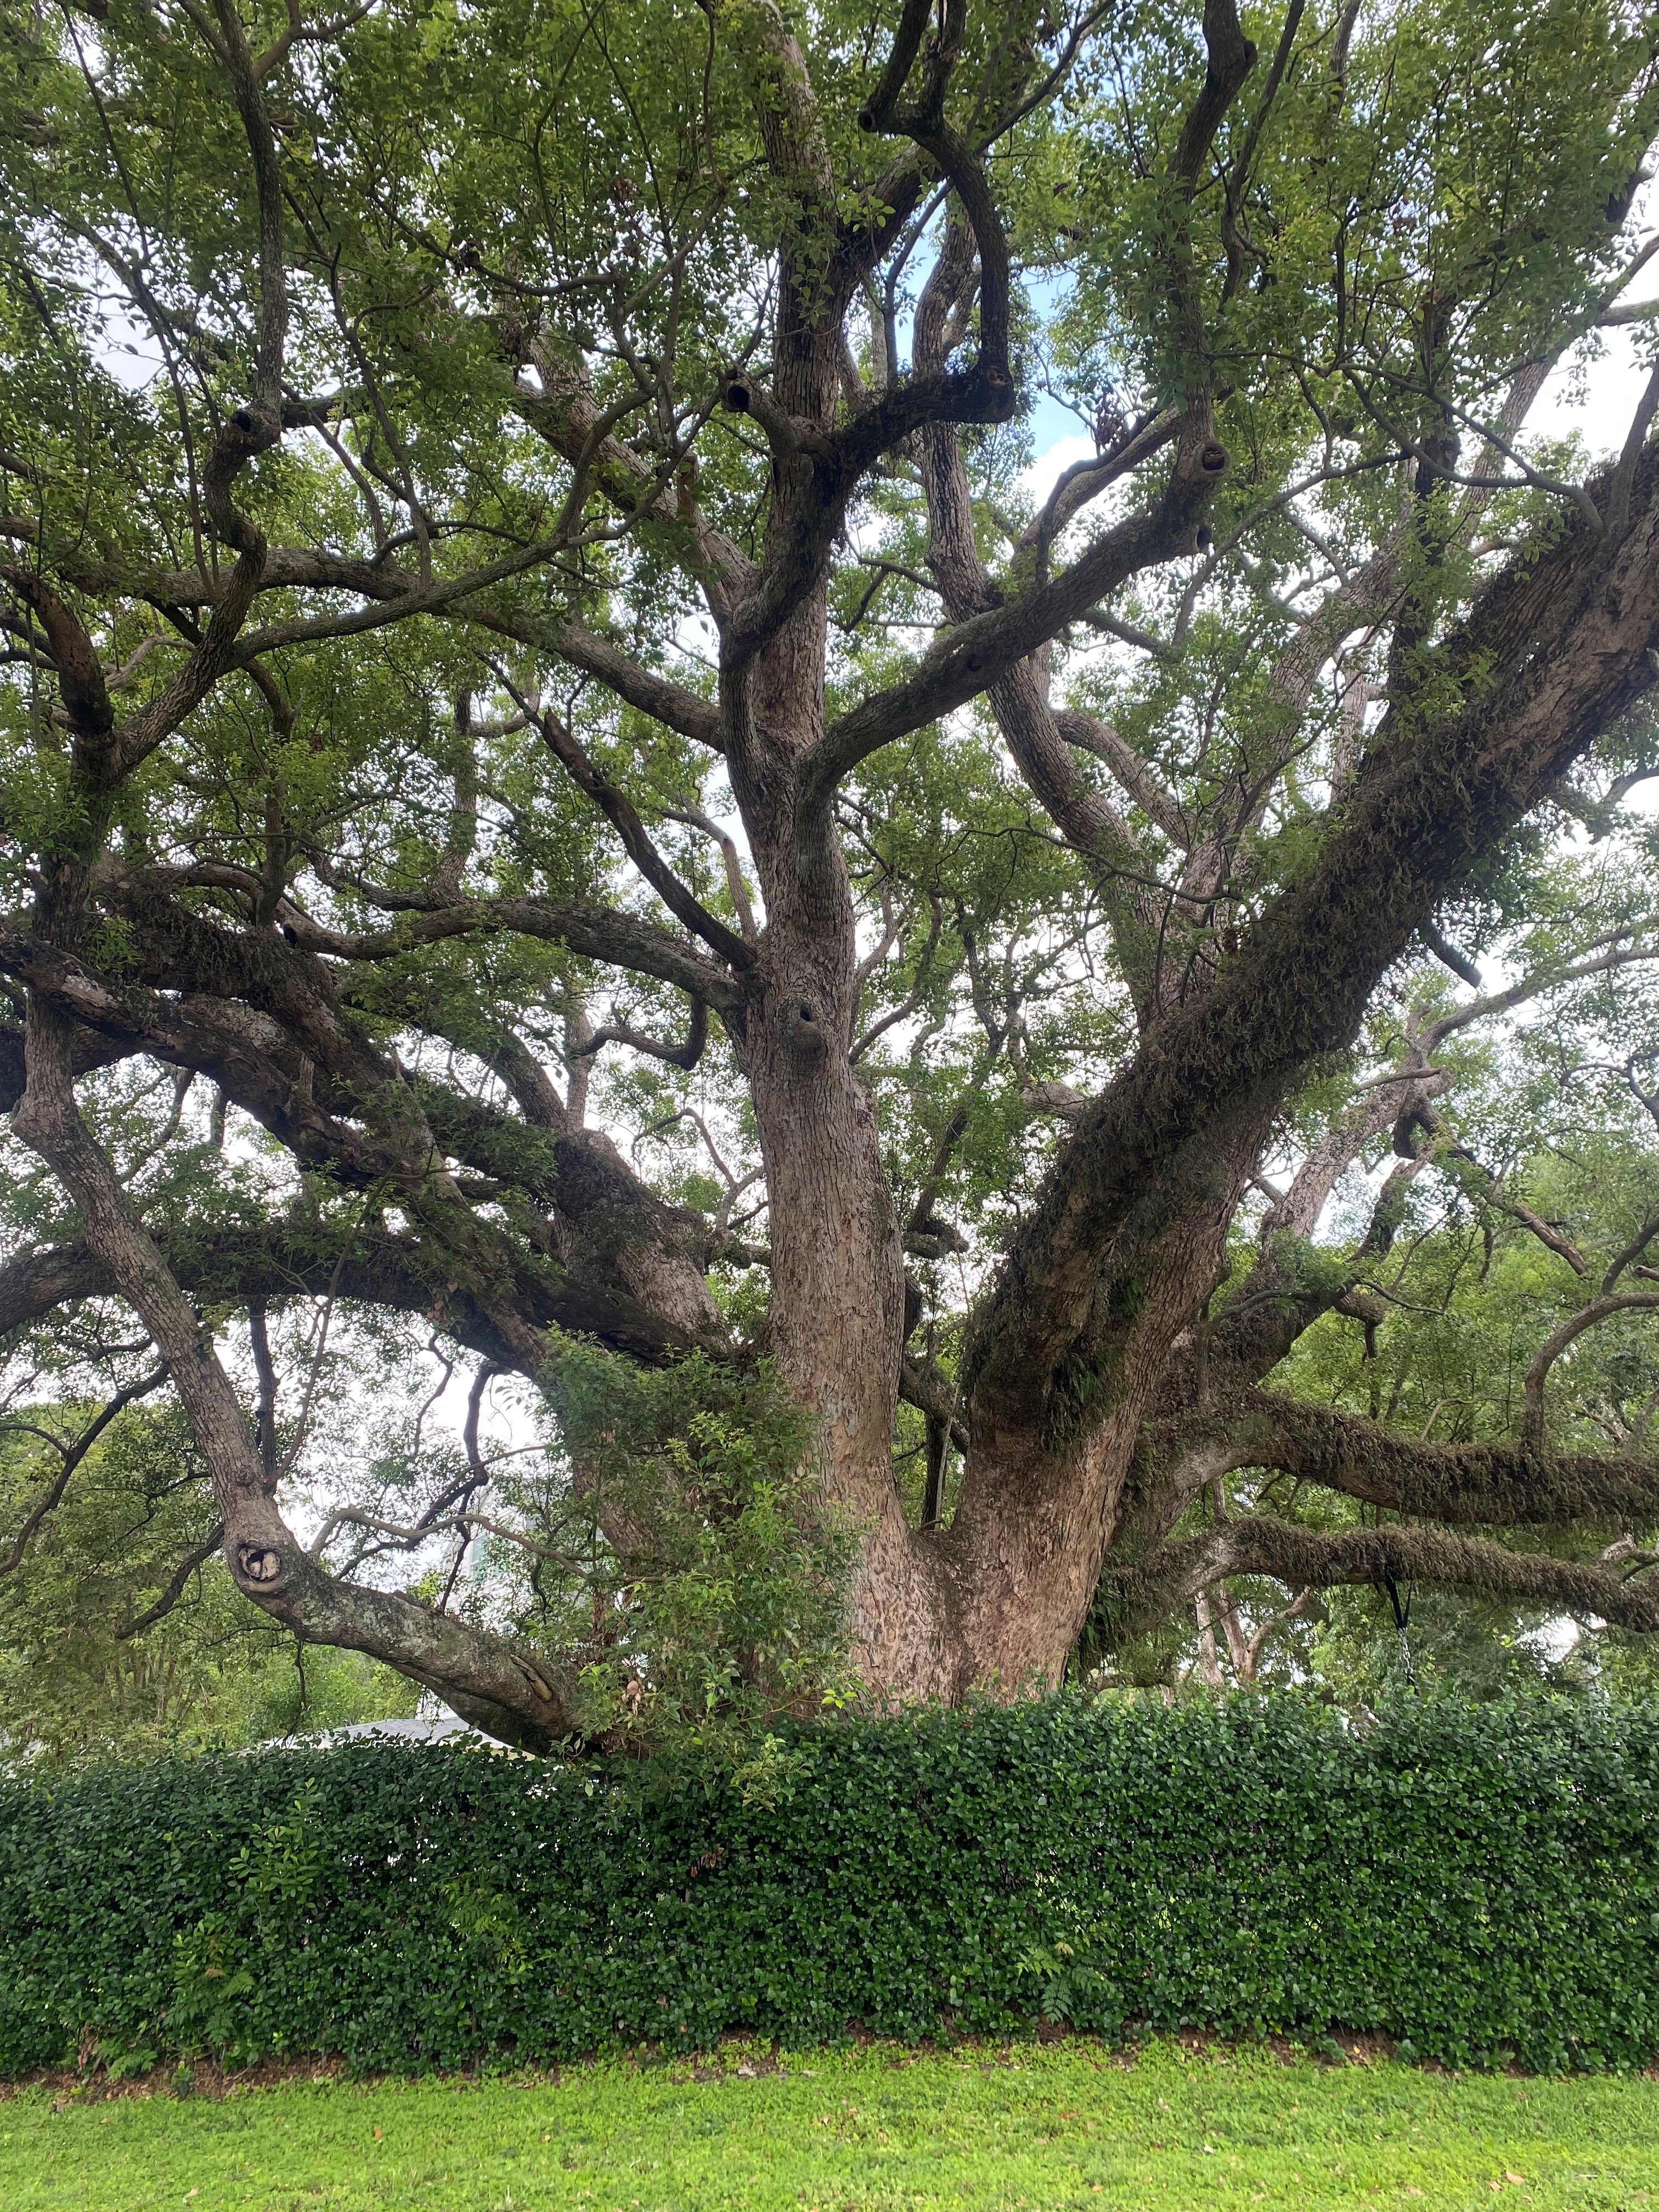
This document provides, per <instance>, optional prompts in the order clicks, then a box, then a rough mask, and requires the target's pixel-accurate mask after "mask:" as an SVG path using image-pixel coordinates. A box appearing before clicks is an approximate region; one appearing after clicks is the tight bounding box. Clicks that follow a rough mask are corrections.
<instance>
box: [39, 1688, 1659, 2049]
mask: <svg viewBox="0 0 1659 2212" xmlns="http://www.w3.org/2000/svg"><path fill="white" fill-rule="evenodd" d="M788 1747H789V1750H790V1752H791V1753H793V1755H794V1757H793V1771H792V1773H791V1776H790V1779H789V1782H788V1784H787V1795H786V1796H783V1797H781V1799H780V1801H779V1802H776V1803H775V1804H774V1805H771V1806H769V1807H762V1808H755V1807H750V1808H744V1807H743V1806H742V1805H741V1804H740V1803H738V1802H737V1801H736V1800H735V1799H734V1798H733V1797H732V1796H730V1795H729V1794H726V1795H722V1794H719V1793H716V1794H714V1795H709V1794H706V1793H705V1792H703V1791H702V1790H683V1791H681V1792H680V1793H678V1794H677V1795H673V1796H660V1797H655V1798H653V1797H649V1796H647V1797H645V1798H643V1799H641V1796H640V1795H639V1793H638V1791H637V1790H635V1789H633V1788H630V1787H628V1786H626V1785H624V1784H620V1783H618V1782H617V1780H616V1779H615V1778H607V1777H605V1776H603V1775H595V1774H592V1773H585V1772H581V1771H568V1770H560V1769H556V1768H555V1767H552V1766H550V1765H543V1764H538V1762H536V1761H533V1760H526V1759H518V1758H513V1757H509V1756H497V1755H495V1754H494V1753H490V1752H488V1751H484V1750H481V1749H478V1748H476V1747H475V1748H465V1747H422V1746H408V1745H403V1744H398V1743H397V1742H395V1741H388V1742H374V1741H368V1742H357V1743H353V1744H351V1745H349V1746H348V1747H342V1748H339V1749H333V1750H304V1749H301V1750H280V1751H270V1752H265V1753H259V1754H258V1755H255V1756H251V1757H239V1756H235V1755H222V1756H215V1757H211V1758H206V1759H199V1760H196V1761H192V1762H189V1763H162V1764H156V1765H144V1766H137V1767H117V1768H105V1769H103V1770H101V1771H97V1772H93V1773H87V1774H82V1775H78V1776H76V1777H75V1778H71V1779H69V1780H67V1781H60V1782H57V1783H50V1782H43V1781H38V1780H31V1779H28V1778H18V1777H13V1778H9V1779H8V1780H5V1781H4V1782H0V2069H3V2070H4V2071H6V2072H8V2073H13V2074H15V2073H18V2072H21V2071H24V2070H26V2069H30V2068H33V2067H35V2066H39V2065H44V2064H50V2063H57V2062H59V2061H61V2060H64V2058H66V2057H73V2056H75V2055H76V2054H79V2055H80V2056H81V2057H83V2058H84V2057H87V2056H88V2055H89V2054H96V2055H97V2056H100V2057H104V2058H106V2059H109V2060H116V2059H118V2058H122V2057H130V2058H131V2061H132V2062H133V2063H143V2062H147V2061H149V2060H153V2059H155V2058H157V2057H161V2056H162V2055H164V2054H165V2055H171V2054H173V2053H174V2052H184V2051H197V2050H201V2049H204V2048H208V2049H216V2050H220V2051H225V2052H227V2053H228V2054H231V2055H234V2057H237V2058H239V2059H249V2058H252V2057H256V2056H258V2055H259V2054H262V2053H266V2052H271V2051H288V2052H298V2051H328V2052H334V2053H337V2054H340V2055H341V2056H343V2057H344V2058H345V2059H346V2060H347V2061H349V2063H352V2064H353V2065H355V2066H357V2067H363V2068H390V2069H423V2068H427V2067H455V2066H460V2065H465V2064H469V2063H474V2062H476V2061H477V2060H479V2059H481V2058H484V2059H489V2058H492V2057H500V2058H507V2057H516V2058H518V2059H520V2060H532V2059H533V2060H552V2059H556V2058H562V2057H573V2056H577V2055H580V2054H582V2053H586V2052H588V2051H596V2050H601V2049H605V2048H606V2047H611V2048H614V2047H616V2046H617V2045H635V2044H639V2043H641V2042H645V2041H651V2042H658V2041H660V2042H661V2043H663V2044H665V2045H669V2046H674V2045H682V2046H684V2045H706V2044H707V2043H708V2042H709V2041H710V2040H711V2039H714V2037H716V2036H717V2035H719V2034H720V2033H721V2032H723V2031H726V2030H732V2029H741V2030H745V2031H749V2032H751V2033H760V2034H762V2035H766V2036H775V2037H777V2038H780V2039H784V2040H786V2041H790V2042H796V2043H799V2042H806V2041H815V2040H823V2039H833V2038H835V2037H836V2036H838V2035H841V2034H842V2033H845V2031H846V2029H847V2027H848V2024H849V2023H852V2022H860V2023H862V2025H863V2026H864V2027H866V2029H868V2030H870V2031H872V2032H873V2033H880V2034H884V2035H890V2036H896V2037H900V2038H904V2039H915V2038H917V2037H921V2036H928V2035H934V2034H938V2033H941V2032H951V2031H954V2032H956V2033H984V2032H989V2033H1000V2032H1005V2031H1007V2030H1010V2029H1017V2028H1018V2027H1022V2026H1029V2025H1030V2024H1031V2023H1032V2022H1033V2021H1036V2019H1037V2017H1038V2016H1039V2015H1045V2014H1046V2015H1048V2017H1050V2018H1054V2019H1060V2020H1066V2021H1070V2022H1071V2023H1072V2024H1073V2025H1074V2026H1076V2027H1082V2028H1091V2029H1099V2030H1102V2031H1104V2032H1106V2033H1115V2032H1116V2031H1118V2030H1119V2029H1120V2028H1121V2027H1123V2026H1124V2025H1125V2024H1126V2023H1137V2022H1146V2023H1147V2024H1149V2025H1150V2026H1152V2027H1155V2028H1158V2029H1161V2030H1170V2029H1175V2028H1178V2027H1205V2028H1209V2029H1213V2030H1215V2031H1218V2032H1219V2033H1231V2034H1237V2033H1252V2032H1259V2031H1261V2030H1279V2031H1285V2032H1289V2033H1295V2034H1298V2035H1303V2036H1310V2035H1317V2034H1318V2033H1321V2032H1323V2031H1328V2030H1329V2029H1332V2028H1334V2027H1341V2028H1344V2029H1347V2030H1353V2031H1356V2032H1372V2033H1383V2034H1386V2035H1389V2036H1391V2037H1394V2038H1395V2039H1399V2040H1400V2041H1401V2042H1402V2043H1404V2044H1406V2045H1409V2046H1412V2047H1414V2049H1415V2051H1417V2052H1419V2053H1420V2054H1421V2055H1422V2056H1424V2057H1437V2058H1440V2059H1443V2060H1445V2061H1448V2062H1450V2063H1463V2064H1468V2063H1474V2064H1489V2063H1495V2062H1498V2061H1499V2060H1501V2059H1504V2058H1507V2057H1514V2058H1516V2059H1519V2060H1520V2061H1521V2062H1522V2063H1523V2064H1525V2065H1528V2066H1529V2067H1534V2068H1539V2069H1549V2068H1554V2067H1560V2066H1586V2065H1588V2066H1600V2065H1606V2064H1627V2063H1643V2062H1645V2061H1646V2060H1648V2059H1649V2058H1650V2057H1652V2056H1653V2054H1654V2053H1655V2052H1656V2051H1659V1708H1654V1707H1649V1706H1644V1707H1637V1708H1624V1709H1613V1710H1607V1709H1597V1708H1594V1707H1583V1706H1566V1705H1546V1704H1540V1703H1532V1704H1522V1705H1510V1706H1494V1707H1481V1708H1474V1709H1470V1708H1467V1707H1455V1706H1451V1705H1440V1704H1437V1703H1433V1702H1429V1701H1410V1702H1407V1703H1405V1704H1402V1705H1398V1706H1396V1707H1395V1708H1393V1709H1392V1710H1390V1711H1388V1712H1387V1713H1386V1714H1385V1715H1384V1716H1383V1717H1382V1718H1381V1719H1380V1720H1379V1721H1377V1722H1376V1723H1374V1724H1370V1725H1368V1726H1366V1727H1365V1728H1364V1729H1358V1730H1355V1729H1350V1728H1348V1727H1346V1725H1345V1724H1344V1723H1342V1722H1341V1720H1340V1718H1339V1717H1335V1716H1333V1715H1332V1714H1330V1713H1329V1712H1328V1711H1324V1710H1322V1709H1321V1708H1320V1707H1318V1706H1317V1705H1313V1704H1311V1703H1308V1702H1303V1701H1300V1700H1297V1699H1234V1700H1232V1701H1231V1702H1228V1703H1225V1704H1220V1705H1209V1704H1203V1705H1183V1706H1180V1707H1177V1708H1176V1709H1174V1710H1172V1711H1166V1710H1165V1709H1164V1708H1163V1707H1162V1706H1161V1705H1156V1704H1152V1703H1150V1702H1146V1703H1139V1702H1138V1703H1133V1704H1119V1705H1109V1706H1105V1707H1101V1706H1093V1707H1091V1706H1090V1705H1085V1704H1084V1703H1082V1702H1080V1701H1079V1700H1077V1699H1057V1700H1054V1701H1053V1702H1050V1703H1047V1704H1042V1705H1024V1706H1020V1707H1017V1708H1015V1709H1013V1710H1011V1711H1001V1710H992V1711H975V1712H972V1713H969V1714H949V1713H930V1714H927V1715H924V1716H922V1717H919V1718H914V1719H907V1720H904V1721H891V1722H881V1723H850V1724H847V1725H836V1726H832V1727H826V1728H823V1729H816V1730H802V1731H799V1732H798V1733H797V1734H795V1735H792V1736H791V1737H790V1738H789V1740H788ZM1407 2055H1409V2052H1408V2054H1407Z"/></svg>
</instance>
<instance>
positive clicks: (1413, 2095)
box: [0, 2042, 1659, 2212]
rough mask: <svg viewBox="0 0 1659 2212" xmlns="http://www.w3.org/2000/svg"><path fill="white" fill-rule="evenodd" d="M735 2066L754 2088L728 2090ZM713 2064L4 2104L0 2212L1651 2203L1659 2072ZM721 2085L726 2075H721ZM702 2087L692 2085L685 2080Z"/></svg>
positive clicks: (950, 2057)
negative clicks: (1516, 2074)
mask: <svg viewBox="0 0 1659 2212" xmlns="http://www.w3.org/2000/svg"><path fill="white" fill-rule="evenodd" d="M750 2066H755V2067H757V2068H758V2069H760V2070H758V2071H756V2072H753V2073H750V2072H749V2071H748V2070H747V2069H749V2068H750ZM772 2067H773V2062H772V2061H771V2059H770V2058H769V2057H765V2056H763V2055H760V2054H756V2055H754V2056H752V2057H747V2058H746V2057H744V2053H743V2052H741V2051H735V2050H731V2049H728V2050H726V2051H723V2052H722V2053H721V2054H720V2063H719V2068H718V2070H715V2071H713V2072H712V2073H711V2071H710V2069H697V2070H696V2071H694V2070H693V2069H691V2068H690V2067H686V2066H681V2065H676V2064H670V2063H665V2064H661V2065H651V2066H645V2067H634V2066H629V2065H625V2064H604V2065H594V2066H586V2067H580V2068H575V2069H571V2070H570V2071H569V2072H568V2073H566V2074H565V2075H563V2076H562V2078H559V2079H552V2078H532V2079H527V2080H522V2081H488V2082H474V2081H447V2082H441V2083H439V2082H408V2081H385V2082H375V2083H364V2084H350V2083H344V2082H338V2081H316V2082H313V2081H303V2082H301V2083H298V2084H287V2085H284V2086H283V2087H276V2088H264V2089H252V2090H246V2091H243V2092H240V2093H235V2094H233V2095H231V2096H228V2097H225V2098H222V2099H216V2100H210V2099H208V2098H205V2097H187V2098H184V2099H179V2098H175V2097H173V2096H170V2095H155V2096H121V2097H113V2098H107V2099H105V2100H101V2101H96V2102H94V2101H88V2100H87V2099H86V2098H85V2097H83V2096H82V2095H80V2094H72V2095H69V2096H63V2095H59V2096H54V2095H53V2094H52V2093H51V2092H49V2091H46V2090H37V2089H26V2090H23V2091H21V2093H18V2094H17V2095H15V2096H14V2097H11V2098H9V2099H8V2100H6V2101H4V2102H3V2103H0V2205H3V2206H4V2207H5V2208H6V2212H37V2208H40V2212H45V2208H46V2207H48V2206H50V2207H51V2208H52V2212H82V2208H84V2212H150V2208H152V2207H159V2206H172V2207H179V2208H184V2207H186V2206H187V2207H189V2208H190V2212H220V2208H221V2207H230V2206H239V2207H240V2206H253V2207H258V2208H259V2212H313V2209H314V2212H416V2208H420V2209H421V2212H539V2208H541V2207H543V2206H555V2205H556V2206H559V2207H566V2206H568V2207H572V2208H574V2207H577V2206H582V2207H587V2208H590V2212H635V2207H638V2208H640V2212H726V2208H728V2207H730V2208H739V2207H740V2208H742V2212H769V2209H770V2208H772V2207H786V2206H787V2207H788V2208H790V2212H803V2209H804V2208H808V2207H813V2206H816V2207H817V2208H818V2212H854V2208H857V2212H865V2208H866V2207H870V2208H875V2207H888V2206H892V2207H898V2206H912V2205H919V2206H927V2207H951V2208H954V2207H962V2208H964V2212H965V2208H969V2207H972V2208H973V2212H991V2208H1000V2207H1005V2206H1006V2207H1011V2208H1012V2207H1018V2206H1022V2205H1023V2206H1028V2207H1030V2208H1031V2212H1037V2208H1040V2207H1048V2206H1061V2205H1063V2206H1077V2207H1091V2208H1092V2207H1104V2206H1107V2205H1121V2206H1133V2207H1134V2208H1136V2212H1156V2208H1160V2207H1162V2208H1169V2212H1177V2208H1178V2212H1188V2208H1189V2207H1190V2208H1197V2207H1203V2208H1205V2212H1209V2208H1211V2207H1231V2206H1241V2207H1242V2206H1248V2205H1255V2204H1262V2203H1266V2204H1273V2205H1288V2206H1292V2207H1294V2208H1296V2212H1310V2208H1313V2207H1316V2206H1322V2205H1345V2206H1346V2205H1381V2204H1389V2205H1392V2204H1399V2205H1401V2206H1402V2207H1403V2206H1407V2205H1410V2206H1411V2207H1412V2208H1413V2212H1442V2208H1449V2207H1462V2206H1474V2205H1485V2206H1491V2205H1498V2204H1501V2205H1504V2206H1508V2207H1513V2208H1514V2212H1521V2208H1522V2207H1528V2208H1530V2207H1544V2206H1548V2207H1556V2208H1565V2207H1569V2206H1570V2207H1571V2208H1573V2212H1615V2208H1626V2207H1636V2206H1645V2205H1648V2204H1653V2205H1654V2206H1655V2207H1656V2208H1659V2081H1655V2080H1649V2079H1643V2080H1589V2081H1586V2080H1582V2079H1579V2080H1568V2081H1515V2080H1509V2079H1504V2078H1495V2077H1492V2076H1471V2075H1436V2074H1425V2073H1421V2072H1419V2071H1417V2070H1415V2069H1412V2068H1409V2067H1405V2066H1399V2065H1395V2064H1391V2063H1376V2064H1371V2065H1347V2066H1343V2065H1333V2066H1322V2065H1318V2064H1315V2063H1309V2062H1304V2061H1298V2062H1297V2063H1292V2064H1285V2063H1280V2062H1279V2060H1277V2059H1275V2058H1273V2057H1272V2056H1271V2055H1269V2054H1267V2053H1265V2052H1263V2053H1259V2054H1258V2053H1255V2052H1249V2053H1243V2054H1241V2053H1237V2052H1225V2053H1223V2052H1217V2053H1201V2054H1197V2055H1194V2054H1192V2053H1189V2052H1188V2051H1184V2050H1182V2048H1181V2047H1180V2046H1178V2045H1152V2046H1149V2047H1148V2048H1146V2050H1144V2051H1142V2052H1141V2053H1140V2054H1139V2057H1137V2058H1135V2059H1134V2060H1133V2063H1130V2062H1127V2061H1125V2060H1123V2059H1121V2058H1119V2057H1114V2056H1113V2055H1112V2054H1111V2053H1110V2052H1109V2051H1104V2050H1103V2049H1102V2048H1101V2047H1100V2046H1099V2045H1092V2044H1087V2043H1082V2042H1079V2043H1066V2044H1056V2045H1042V2046H1027V2045H1020V2046H1018V2047H1017V2048H1015V2049H1013V2050H1012V2051H997V2050H992V2049H987V2048H976V2047H975V2048H963V2049H962V2050H958V2051H952V2052H948V2053H946V2054H944V2055H942V2056H928V2057H919V2056H916V2055H915V2054H912V2053H909V2052H906V2051H899V2050H896V2049H893V2048H889V2047H884V2046H879V2045H878V2046H875V2047H872V2048H870V2049H866V2050H861V2051H848V2052H845V2053H838V2052H837V2053H829V2052H820V2053H816V2054H808V2055H806V2056H805V2057H789V2058H787V2059H786V2060H785V2061H784V2063H783V2065H782V2068H781V2070H770V2069H772ZM740 2069H742V2070H740ZM699 2072H701V2073H702V2075H703V2076H704V2078H702V2079H699V2078H698V2073H699Z"/></svg>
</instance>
